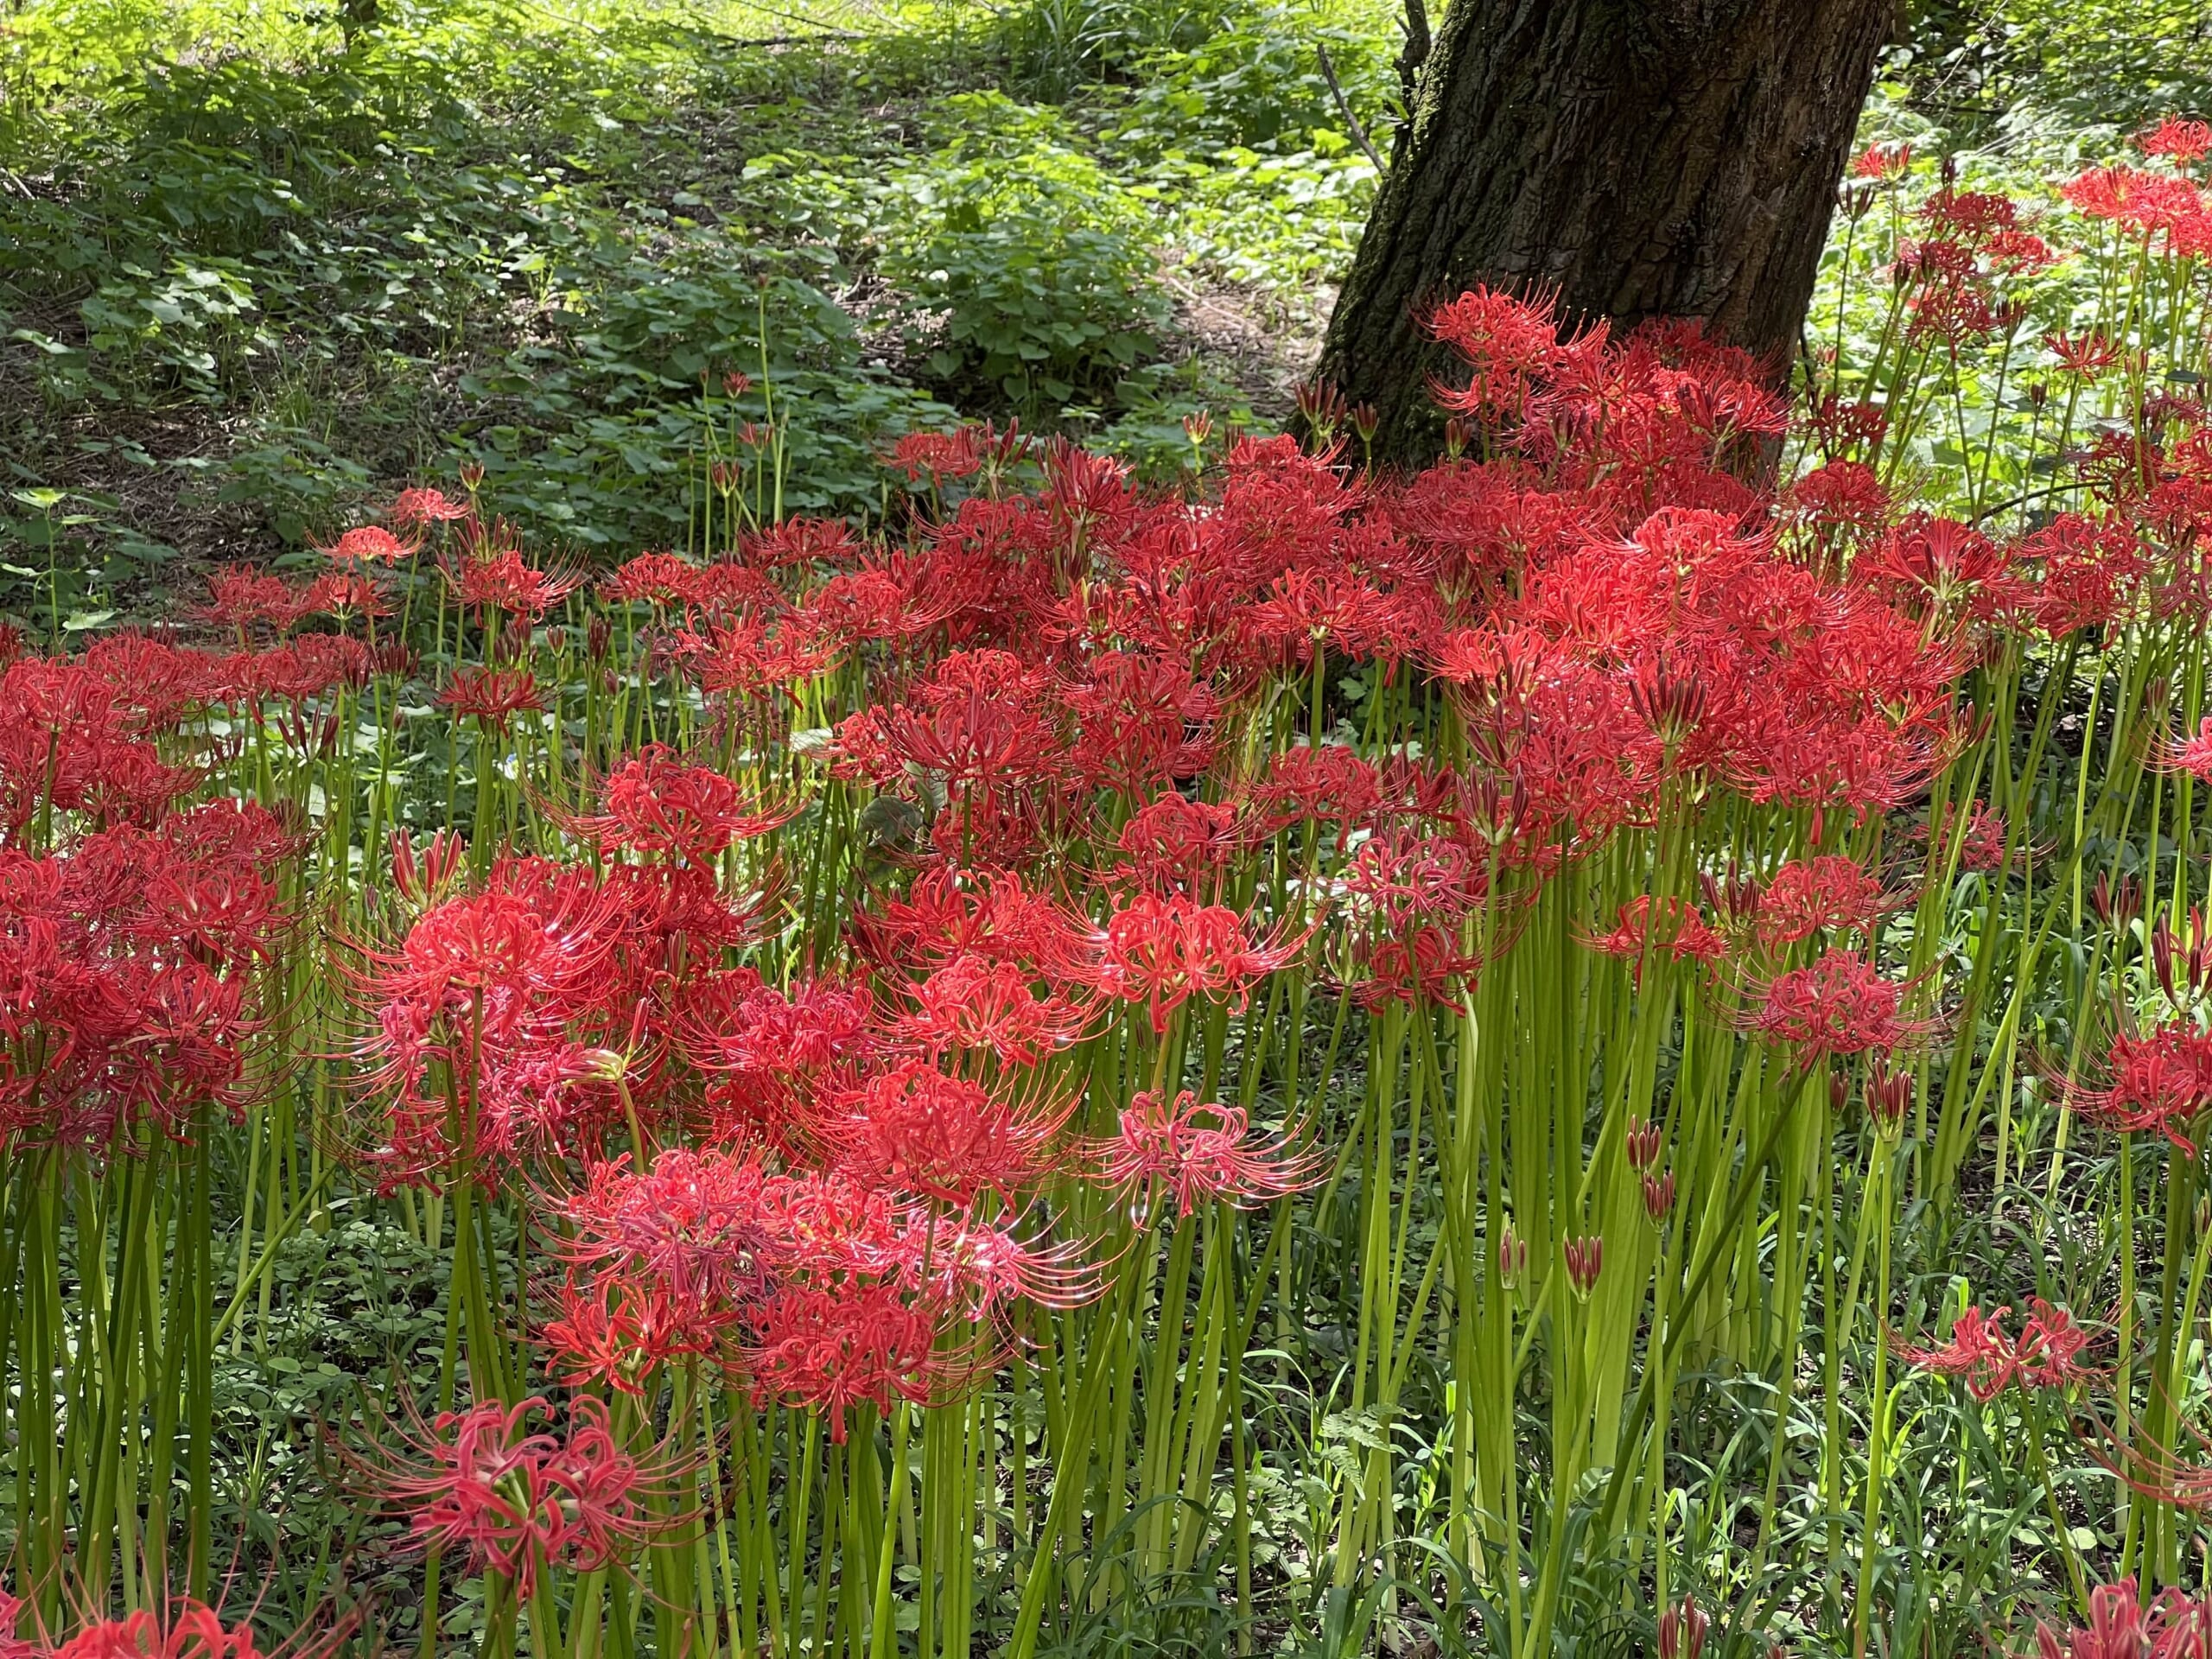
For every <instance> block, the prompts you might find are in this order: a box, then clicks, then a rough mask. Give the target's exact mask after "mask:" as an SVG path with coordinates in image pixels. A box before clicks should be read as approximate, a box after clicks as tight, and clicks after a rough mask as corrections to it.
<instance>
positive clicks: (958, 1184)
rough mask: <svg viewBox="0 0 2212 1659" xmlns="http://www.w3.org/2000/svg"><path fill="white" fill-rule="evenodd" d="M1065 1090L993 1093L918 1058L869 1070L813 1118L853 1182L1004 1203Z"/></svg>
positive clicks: (1039, 1153) (956, 1200) (1051, 1129)
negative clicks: (875, 1072) (989, 1197)
mask: <svg viewBox="0 0 2212 1659" xmlns="http://www.w3.org/2000/svg"><path fill="white" fill-rule="evenodd" d="M1073 1108H1074V1102H1073V1101H1072V1100H1071V1099H1059V1100H1055V1099H1053V1098H1052V1097H1051V1096H1041V1097H1038V1096H1033V1097H1031V1098H1028V1099H1023V1098H1020V1097H1012V1098H1009V1097H1005V1096H999V1095H995V1094H994V1093H993V1092H992V1091H991V1090H987V1089H985V1088H984V1087H982V1085H981V1084H976V1083H971V1082H969V1081H968V1080H967V1079H966V1078H963V1077H947V1076H945V1075H944V1073H943V1072H941V1071H938V1070H937V1069H936V1068H935V1067H934V1066H932V1065H928V1064H926V1063H925V1062H920V1061H914V1062H909V1063H908V1064H906V1065H901V1066H899V1067H896V1068H895V1069H893V1070H892V1071H887V1072H885V1073H883V1074H882V1075H881V1076H880V1077H871V1078H869V1079H868V1082H867V1083H866V1084H863V1085H861V1087H860V1088H858V1089H855V1090H851V1091H850V1092H849V1093H847V1094H846V1095H844V1096H842V1097H841V1098H840V1099H839V1100H838V1101H837V1103H836V1104H835V1106H834V1107H832V1108H831V1109H829V1111H827V1112H824V1113H823V1114H822V1115H821V1116H819V1117H818V1118H817V1122H816V1123H815V1125H814V1131H815V1133H816V1134H817V1135H819V1136H820V1137H821V1138H822V1140H823V1141H825V1142H827V1143H828V1145H829V1147H831V1148H832V1150H833V1153H834V1154H835V1156H836V1162H837V1166H838V1167H839V1169H840V1170H842V1172H844V1173H847V1174H849V1175H850V1176H851V1177H853V1178H854V1179H855V1180H856V1181H858V1182H859V1183H860V1184H861V1185H862V1186H866V1187H875V1188H882V1189H887V1190H892V1191H905V1192H912V1193H917V1194H919V1195H920V1196H922V1197H924V1198H935V1199H937V1200H938V1201H939V1202H940V1203H944V1204H950V1205H956V1206H957V1207H959V1208H961V1209H965V1208H967V1207H968V1206H969V1205H972V1204H973V1203H975V1201H976V1199H977V1198H980V1197H981V1196H982V1195H983V1194H984V1193H986V1192H991V1193H995V1194H997V1195H998V1197H999V1198H1000V1200H1001V1202H1002V1203H1004V1204H1006V1205H1008V1206H1013V1205H1015V1204H1017V1203H1018V1201H1019V1197H1020V1193H1021V1192H1023V1191H1024V1190H1025V1189H1026V1188H1027V1187H1028V1186H1029V1185H1030V1184H1031V1183H1032V1182H1033V1181H1034V1180H1035V1179H1037V1177H1038V1175H1039V1173H1041V1172H1042V1171H1043V1169H1044V1168H1045V1166H1046V1162H1047V1160H1048V1159H1049V1156H1050V1154H1051V1150H1052V1144H1053V1142H1054V1141H1055V1140H1056V1139H1057V1138H1058V1135H1059V1133H1060V1130H1061V1128H1063V1127H1064V1126H1065V1123H1066V1122H1067V1118H1068V1114H1069V1113H1070V1112H1071V1110H1072V1109H1073Z"/></svg>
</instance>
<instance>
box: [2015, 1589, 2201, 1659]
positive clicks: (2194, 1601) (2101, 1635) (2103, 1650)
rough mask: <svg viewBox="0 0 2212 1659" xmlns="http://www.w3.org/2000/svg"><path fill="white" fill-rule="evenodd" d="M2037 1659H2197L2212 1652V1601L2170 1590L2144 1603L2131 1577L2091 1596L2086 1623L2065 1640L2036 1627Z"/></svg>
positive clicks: (2068, 1634)
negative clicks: (2039, 1658)
mask: <svg viewBox="0 0 2212 1659" xmlns="http://www.w3.org/2000/svg"><path fill="white" fill-rule="evenodd" d="M2036 1648H2037V1653H2038V1654H2039V1655H2040V1656H2041V1659H2201V1656H2202V1655H2203V1654H2205V1653H2207V1652H2212V1599H2199V1598H2196V1597H2194V1596H2191V1595H2190V1594H2189V1593H2188V1592H2186V1591H2183V1590H2179V1589H2176V1588H2174V1587H2172V1586H2168V1587H2167V1588H2165V1589H2164V1590H2161V1591H2160V1592H2158V1594H2157V1595H2155V1596H2153V1597H2152V1598H2151V1599H2150V1603H2149V1605H2147V1606H2146V1605H2145V1604H2144V1599H2143V1596H2142V1593H2141V1592H2140V1591H2139V1590H2138V1588H2137V1587H2136V1583H2135V1580H2133V1579H2132V1578H2128V1579H2122V1580H2120V1582H2119V1583H2117V1584H2106V1585H2100V1586H2097V1587H2096V1588H2095V1589H2094V1590H2092V1591H2091V1592H2089V1622H2088V1624H2087V1625H2086V1626H2085V1627H2082V1628H2080V1629H2076V1630H2069V1631H2067V1632H2066V1633H2065V1634H2064V1635H2063V1636H2061V1635H2060V1634H2059V1633H2058V1632H2056V1630H2052V1629H2051V1628H2050V1625H2048V1624H2037V1626H2036Z"/></svg>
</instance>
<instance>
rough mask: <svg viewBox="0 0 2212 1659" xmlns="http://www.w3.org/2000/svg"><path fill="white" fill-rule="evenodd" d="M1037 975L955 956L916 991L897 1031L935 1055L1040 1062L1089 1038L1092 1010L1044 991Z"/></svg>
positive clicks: (999, 962) (999, 961)
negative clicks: (973, 1054) (1035, 985)
mask: <svg viewBox="0 0 2212 1659" xmlns="http://www.w3.org/2000/svg"><path fill="white" fill-rule="evenodd" d="M1032 981H1033V975H1032V974H1031V973H1030V972H1029V971H1028V970H1027V969H1024V968H1022V967H1021V966H1020V964H1018V963H1013V962H1008V961H1007V960H1005V959H1003V958H996V959H994V958H992V957H983V956H980V955H976V954H972V953H971V954H966V955H962V956H957V957H953V958H952V960H951V961H950V962H948V963H945V964H944V966H943V967H942V968H939V969H938V970H937V971H936V972H935V973H933V974H931V975H930V976H929V977H928V978H927V979H925V980H923V981H922V982H920V983H919V984H918V985H916V986H914V987H913V988H912V996H913V999H914V1004H915V1006H914V1009H913V1011H912V1013H911V1014H901V1015H899V1018H898V1020H897V1022H896V1024H895V1027H894V1032H895V1035H896V1037H897V1039H898V1040H899V1041H900V1042H902V1043H910V1044H912V1045H914V1046H917V1047H918V1048H920V1049H922V1050H923V1051H924V1052H926V1053H929V1054H931V1055H936V1054H940V1053H943V1052H946V1051H948V1050H962V1051H967V1052H983V1053H991V1054H996V1055H997V1056H998V1057H999V1058H1000V1060H1001V1062H1003V1063H1005V1064H1007V1065H1039V1063H1041V1062H1042V1061H1043V1060H1044V1058H1045V1057H1046V1055H1048V1054H1051V1053H1053V1052H1058V1050H1060V1049H1064V1048H1066V1047H1067V1046H1070V1045H1071V1044H1072V1043H1074V1042H1075V1041H1077V1039H1079V1038H1080V1037H1081V1036H1082V1034H1083V1033H1084V1029H1085V1027H1088V1026H1089V1025H1090V1020H1091V1014H1092V1010H1091V1008H1090V1006H1089V1005H1088V1004H1087V1003H1084V1002H1077V1001H1070V1000H1069V999H1068V998H1066V997H1064V996H1062V995H1058V993H1056V992H1052V991H1049V990H1048V991H1046V992H1045V993H1043V994H1042V995H1039V993H1038V992H1037V991H1036V990H1035V989H1034V988H1033V984H1032Z"/></svg>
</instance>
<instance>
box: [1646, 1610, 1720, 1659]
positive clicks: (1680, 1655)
mask: <svg viewBox="0 0 2212 1659" xmlns="http://www.w3.org/2000/svg"><path fill="white" fill-rule="evenodd" d="M1712 1627H1713V1621H1712V1620H1711V1619H1710V1618H1707V1617H1706V1616H1705V1611H1704V1610H1703V1609H1702V1608H1700V1606H1699V1605H1697V1604H1696V1603H1695V1602H1694V1601H1692V1600H1690V1599H1689V1598H1688V1597H1687V1596H1685V1597H1684V1598H1683V1599H1682V1605H1681V1606H1680V1607H1669V1609H1668V1610H1667V1611H1665V1612H1663V1613H1662V1614H1660V1615H1659V1659H1699V1656H1700V1655H1701V1654H1703V1653H1704V1651H1705V1633H1706V1631H1707V1630H1710V1629H1712Z"/></svg>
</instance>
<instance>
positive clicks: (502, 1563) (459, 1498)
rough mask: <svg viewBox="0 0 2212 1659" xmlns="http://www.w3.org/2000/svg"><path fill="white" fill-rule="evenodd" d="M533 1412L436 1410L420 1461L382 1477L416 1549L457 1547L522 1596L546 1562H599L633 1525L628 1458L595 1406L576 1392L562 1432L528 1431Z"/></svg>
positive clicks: (635, 1489)
mask: <svg viewBox="0 0 2212 1659" xmlns="http://www.w3.org/2000/svg"><path fill="white" fill-rule="evenodd" d="M545 1411H546V1404H545V1402H544V1401H543V1399H540V1398H538V1397H537V1396H536V1395H532V1396H531V1398H529V1399H527V1400H524V1401H521V1402H518V1403H517V1404H515V1405H512V1406H505V1405H502V1404H500V1403H499V1402H498V1401H496V1400H488V1401H485V1402H481V1403H480V1404H478V1405H476V1406H474V1407H472V1408H469V1409H468V1410H467V1411H455V1412H447V1413H444V1414H442V1415H440V1416H439V1418H438V1420H437V1421H436V1423H435V1425H434V1430H433V1438H432V1443H431V1444H430V1445H429V1446H427V1447H425V1448H423V1450H424V1453H425V1455H424V1458H423V1466H422V1467H420V1468H416V1469H411V1470H397V1471H391V1472H390V1473H389V1474H388V1475H387V1476H386V1477H385V1479H384V1482H383V1484H384V1489H385V1495H386V1497H388V1498H390V1499H391V1501H393V1502H394V1503H399V1504H403V1505H404V1506H405V1507H406V1508H407V1509H408V1510H410V1512H411V1514H412V1521H411V1525H412V1529H413V1532H414V1536H415V1538H416V1541H417V1542H418V1543H419V1544H420V1545H422V1546H423V1547H424V1548H438V1549H450V1550H454V1551H456V1552H466V1553H467V1555H468V1557H469V1559H470V1560H472V1561H473V1563H474V1565H475V1566H476V1567H477V1568H478V1569H479V1570H488V1571H491V1572H495V1573H499V1574H500V1575H501V1576H502V1577H503V1578H505V1580H507V1581H508V1582H509V1583H510V1584H512V1586H514V1589H515V1592H516V1593H517V1594H518V1595H519V1596H522V1597H524V1598H527V1597H529V1596H530V1595H531V1594H532V1593H533V1592H534V1591H535V1590H536V1588H537V1582H538V1578H539V1575H540V1574H541V1573H543V1572H545V1571H546V1569H547V1568H549V1567H574V1568H576V1569H578V1570H580V1571H583V1572H590V1571H591V1570H593V1569H594V1568H595V1567H604V1566H606V1565H607V1563H608V1562H610V1561H612V1560H614V1559H615V1557H616V1555H617V1554H618V1553H619V1552H620V1550H621V1549H622V1548H626V1546H627V1544H628V1542H629V1541H631V1540H632V1539H634V1538H635V1537H636V1536H638V1535H639V1534H640V1533H641V1532H642V1531H643V1530H644V1528H645V1513H644V1510H643V1508H642V1506H641V1503H640V1497H641V1496H642V1495H641V1493H640V1491H639V1485H640V1478H639V1467H638V1464H637V1460H636V1459H634V1458H632V1457H631V1456H630V1455H629V1454H628V1453H627V1452H624V1451H623V1450H622V1449H621V1447H620V1446H619V1445H618V1444H617V1443H616V1441H615V1438H614V1435H613V1431H612V1430H611V1429H610V1428H609V1427H608V1424H607V1408H606V1407H605V1405H604V1404H603V1403H602V1402H601V1401H599V1400H597V1399H596V1398H594V1397H593V1396H591V1395H580V1396H579V1397H578V1398H576V1399H575V1401H574V1402H572V1403H571V1404H570V1406H569V1413H568V1416H569V1421H568V1424H567V1426H566V1430H565V1432H563V1433H556V1432H554V1431H552V1430H550V1429H543V1428H538V1429H533V1428H532V1427H531V1426H530V1421H531V1418H532V1417H535V1416H542V1415H543V1414H545Z"/></svg>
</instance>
